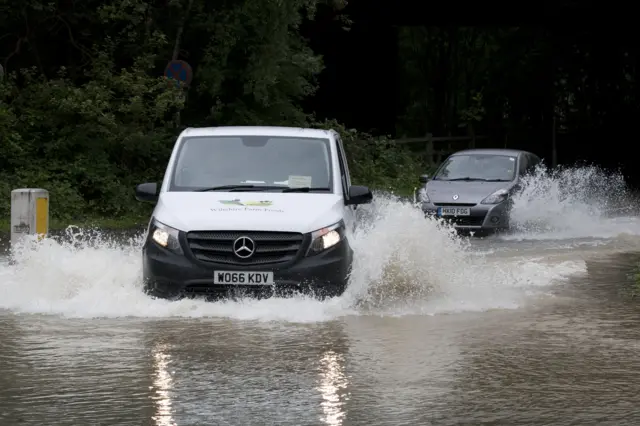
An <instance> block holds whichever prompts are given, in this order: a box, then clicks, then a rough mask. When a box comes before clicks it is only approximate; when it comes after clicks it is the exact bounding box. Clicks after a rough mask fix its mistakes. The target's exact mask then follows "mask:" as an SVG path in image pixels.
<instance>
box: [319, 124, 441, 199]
mask: <svg viewBox="0 0 640 426" xmlns="http://www.w3.org/2000/svg"><path fill="white" fill-rule="evenodd" d="M311 126H312V127H315V128H321V129H333V130H335V131H336V132H338V133H339V134H340V137H341V138H342V141H343V144H344V149H345V151H346V152H347V157H348V162H349V171H350V172H351V180H352V181H353V183H359V184H362V185H368V186H369V187H370V188H371V189H373V190H379V191H387V192H391V193H394V194H396V195H400V196H412V195H413V190H414V188H415V187H416V186H417V185H419V183H418V178H419V176H420V175H421V174H425V173H430V172H433V170H430V169H428V168H427V166H425V161H424V158H423V156H422V155H420V154H416V153H414V152H412V151H410V150H409V149H408V148H407V147H406V146H403V145H397V144H395V143H393V141H391V140H390V139H389V138H388V137H384V136H372V135H370V134H368V133H364V132H359V131H357V130H355V129H347V128H345V127H344V126H343V125H342V124H340V123H338V122H337V121H335V120H326V121H324V122H313V123H312V124H311Z"/></svg>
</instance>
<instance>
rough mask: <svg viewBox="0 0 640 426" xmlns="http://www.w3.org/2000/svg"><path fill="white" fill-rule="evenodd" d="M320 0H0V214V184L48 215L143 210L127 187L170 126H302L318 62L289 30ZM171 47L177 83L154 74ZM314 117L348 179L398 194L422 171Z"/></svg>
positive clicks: (4, 192)
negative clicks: (46, 201) (39, 201)
mask: <svg viewBox="0 0 640 426" xmlns="http://www.w3.org/2000/svg"><path fill="white" fill-rule="evenodd" d="M327 3H328V4H330V5H331V7H334V8H336V9H340V8H342V7H344V2H342V1H330V2H327V1H321V0H281V1H265V0H248V1H245V2H240V3H238V2H236V3H234V2H207V1H204V0H169V1H168V2H151V3H150V2H147V1H144V0H116V1H114V2H108V3H104V2H99V1H98V0H88V1H86V2H82V3H79V4H77V5H74V6H73V7H68V6H69V5H68V4H62V3H61V4H60V6H59V7H56V6H55V5H54V4H52V3H48V2H46V1H43V0H30V1H28V2H25V3H24V4H22V5H21V7H20V8H16V7H14V6H13V3H12V2H9V0H0V11H4V12H5V13H3V14H0V24H4V25H0V26H3V27H4V28H7V29H8V30H7V32H8V34H7V35H6V36H3V38H2V39H0V40H1V41H2V43H4V44H3V46H4V47H6V50H8V51H11V50H14V51H13V53H11V54H10V55H8V56H7V57H5V58H4V62H3V67H4V68H5V71H6V73H7V74H6V76H5V78H4V79H3V81H1V82H0V215H1V216H0V217H5V218H6V217H8V215H9V200H10V191H11V190H12V189H14V188H18V187H42V188H46V189H48V190H49V191H50V194H51V195H50V196H51V202H52V212H51V213H52V218H53V219H54V221H58V222H59V221H62V222H69V221H73V222H76V223H83V222H86V220H87V219H91V218H109V219H114V218H128V219H127V220H126V222H131V220H130V218H133V217H141V218H144V217H145V215H148V213H149V211H150V208H151V206H150V205H148V204H144V203H139V202H136V201H135V200H134V197H133V189H134V187H135V185H136V184H138V183H141V182H146V181H158V180H160V179H161V178H162V176H163V173H164V169H165V167H166V163H167V160H168V158H169V155H170V152H171V149H172V146H173V143H174V141H175V137H176V136H177V135H178V133H179V132H180V130H181V129H183V128H184V127H186V126H202V125H243V124H244V125H246V124H270V125H305V123H309V120H310V117H309V115H308V114H306V113H305V112H304V111H303V110H302V108H301V106H300V102H301V101H302V100H303V99H305V98H306V97H308V96H309V95H311V94H313V93H314V92H315V90H316V89H317V83H316V76H317V75H318V74H319V73H320V71H322V69H323V64H322V59H321V57H320V56H319V55H317V54H315V53H314V52H313V51H312V50H311V49H310V48H309V46H308V44H307V41H306V40H304V39H303V38H302V36H301V35H300V32H299V28H300V25H301V24H302V22H303V20H304V19H313V17H314V14H315V11H316V9H317V7H318V6H319V5H320V4H325V5H326V4H327ZM345 22H346V21H345ZM12 34H18V35H16V36H15V37H14V38H12V37H13V36H12ZM0 36H1V35H0ZM45 38H46V39H47V45H46V46H50V47H49V48H47V47H46V46H45V44H44V43H43V41H42V40H43V39H45ZM175 54H177V55H178V58H180V59H186V60H187V61H188V62H189V63H190V64H191V66H192V68H193V71H194V78H193V82H192V84H191V87H188V88H186V87H180V88H178V87H175V85H170V84H168V82H167V81H166V80H165V79H164V77H162V74H163V70H164V67H165V66H166V64H167V62H168V60H170V59H171V58H172V56H174V55H175ZM318 125H320V126H325V127H326V126H331V127H333V128H335V129H336V130H338V131H339V132H340V133H341V134H342V136H343V138H344V141H345V146H346V149H347V151H348V153H349V157H350V168H351V170H352V174H353V177H354V179H355V180H356V181H358V182H360V183H363V184H368V185H370V186H371V187H373V188H376V189H385V190H397V191H400V192H402V193H405V194H409V193H410V191H411V189H412V186H413V183H414V182H415V181H416V178H417V175H418V174H419V173H420V172H423V171H422V170H420V167H419V161H418V159H417V158H415V156H414V155H413V154H410V153H409V152H408V151H406V150H405V149H400V148H399V147H396V146H393V145H391V144H389V143H388V140H387V139H386V138H384V137H378V138H374V137H372V136H371V135H367V134H361V133H358V132H355V131H352V130H347V129H345V128H344V127H343V126H341V125H339V124H338V123H337V122H335V121H330V122H324V123H320V124H318ZM142 220H144V219H142Z"/></svg>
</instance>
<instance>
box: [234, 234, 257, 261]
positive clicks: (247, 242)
mask: <svg viewBox="0 0 640 426" xmlns="http://www.w3.org/2000/svg"><path fill="white" fill-rule="evenodd" d="M255 251H256V243H254V242H253V240H252V239H251V238H249V237H240V238H238V239H236V240H235V241H234V242H233V252H234V253H235V255H236V256H238V257H239V258H240V259H248V258H250V257H251V256H253V253H254V252H255Z"/></svg>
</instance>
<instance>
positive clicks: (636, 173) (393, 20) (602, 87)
mask: <svg viewBox="0 0 640 426" xmlns="http://www.w3.org/2000/svg"><path fill="white" fill-rule="evenodd" d="M344 13H346V14H348V15H349V16H350V18H351V19H352V20H353V24H352V26H351V30H350V31H349V32H346V33H345V32H343V31H341V30H340V25H338V24H336V23H335V21H332V19H331V17H332V16H333V15H334V12H331V11H329V10H327V9H321V12H320V13H319V18H318V19H317V21H316V22H314V23H313V24H310V25H308V26H306V27H305V29H304V34H305V35H306V36H307V37H309V39H310V41H311V46H312V47H313V48H314V50H316V51H317V52H319V53H321V54H322V55H323V56H324V59H325V65H326V70H325V71H324V72H323V74H322V75H321V78H320V89H319V91H318V92H317V95H316V96H315V97H314V98H312V99H310V100H309V101H308V102H307V103H306V107H307V109H313V110H314V111H316V113H317V114H318V115H319V116H322V117H336V118H337V119H338V120H339V121H341V122H344V123H345V124H346V125H347V126H348V127H355V128H358V129H362V130H366V131H372V132H374V133H382V134H388V135H392V136H397V137H400V136H408V137H417V136H421V134H406V135H399V134H398V131H397V130H398V129H397V125H398V120H397V117H398V116H399V115H400V114H401V113H402V105H401V102H402V101H401V99H399V92H400V90H401V80H402V78H403V75H402V71H401V69H402V67H403V64H402V60H403V58H402V55H401V54H400V53H399V41H398V32H399V29H400V28H401V27H407V26H412V27H420V26H438V27H440V28H448V29H450V30H452V31H455V29H456V28H459V25H454V24H451V25H448V26H447V25H444V26H443V25H442V24H443V22H449V21H455V22H459V21H466V22H468V23H469V24H470V25H473V24H474V23H475V24H476V25H477V21H478V20H483V21H484V20H485V19H486V22H495V21H496V20H501V19H500V18H503V19H502V20H508V19H509V18H510V19H511V20H512V21H519V20H522V18H525V19H524V21H525V22H530V21H535V20H539V22H547V23H546V24H538V25H535V24H528V25H520V26H519V28H521V29H524V31H523V34H522V35H521V36H520V40H519V41H520V42H522V43H523V44H526V43H529V44H531V43H534V44H535V43H536V41H539V42H540V44H543V45H545V52H544V53H543V54H542V56H543V58H542V59H540V60H539V61H538V62H537V63H536V64H535V66H533V67H532V68H530V69H529V70H527V71H529V72H528V73H527V74H525V75H521V76H519V78H518V77H517V78H513V75H512V76H509V75H505V79H507V80H510V82H512V84H510V85H507V87H506V88H504V90H505V91H507V92H509V96H511V97H512V98H519V103H520V105H519V106H520V108H521V119H520V120H519V122H517V123H515V124H514V123H506V122H505V121H504V120H500V119H495V117H494V119H493V120H491V119H489V120H486V121H485V122H483V123H481V124H480V125H479V126H478V128H477V129H476V134H482V135H487V136H489V139H488V142H487V144H488V145H489V146H497V147H502V146H503V145H504V143H505V138H507V139H508V146H509V147H511V148H520V149H525V150H530V151H533V152H535V153H536V154H538V155H539V156H541V157H543V158H544V159H545V161H546V162H547V163H548V164H551V161H552V140H553V137H554V133H555V138H556V146H557V162H558V164H561V165H562V164H564V165H574V164H576V163H578V164H584V163H590V164H596V165H599V166H602V167H604V168H607V169H612V170H619V171H620V172H622V173H623V174H624V175H625V177H626V179H627V181H628V182H629V183H630V184H631V185H632V186H635V187H638V186H639V185H640V169H638V168H637V167H636V162H637V160H636V155H635V152H636V147H635V145H636V144H637V139H638V136H637V135H638V125H637V123H638V120H639V119H640V108H638V94H639V93H638V90H637V86H636V84H635V82H636V79H638V78H640V75H638V74H637V69H638V65H640V63H639V62H638V59H637V58H638V57H639V53H640V50H639V49H640V32H639V31H638V30H637V26H636V25H634V24H633V22H632V21H631V20H630V19H629V18H630V15H629V14H630V13H631V10H630V9H629V7H628V6H624V5H622V4H617V3H607V4H606V5H605V4H604V3H601V4H599V5H596V4H590V3H588V2H583V3H578V2H558V3H551V2H548V3H544V2H538V3H535V5H529V6H527V5H521V4H518V5H515V4H514V5H504V4H491V3H489V4H486V3H482V4H472V3H467V2H464V3H446V4H438V5H433V4H429V5H428V6H427V5H421V4H419V2H408V1H399V2H397V1H394V2H382V1H378V0H375V1H361V0H355V1H351V2H350V3H349V5H348V6H347V7H346V8H345V9H344ZM454 18H455V19H454ZM483 18H484V19H483ZM492 18H493V19H492ZM496 18H498V19H496ZM527 18H528V19H527ZM480 27H481V28H488V29H491V28H499V27H500V26H498V25H493V26H491V25H481V26H480ZM502 27H506V25H502ZM516 42H517V41H516ZM517 56H518V55H517V54H516V53H514V54H513V56H512V58H517ZM623 62H624V64H623ZM625 66H626V67H628V70H627V71H623V68H624V67H625ZM559 67H562V68H564V69H569V70H570V74H571V71H575V72H574V73H573V75H570V76H569V79H571V78H573V79H574V80H573V81H570V82H569V84H570V85H572V86H573V88H574V90H578V91H581V92H582V96H583V98H582V99H578V100H577V101H576V102H580V101H582V102H588V103H589V106H588V109H589V115H588V116H585V115H584V114H583V115H582V116H580V114H579V113H578V114H575V115H574V117H572V118H571V119H569V120H564V125H563V122H562V121H563V120H562V119H560V118H559V117H557V116H556V120H555V125H554V112H553V110H554V108H553V99H552V97H553V94H552V92H553V89H554V81H555V80H557V79H559V78H561V77H560V76H559V75H558V72H557V69H558V68H559ZM629 70H631V71H629ZM512 72H517V70H515V69H514V70H513V71H512ZM625 72H626V73H627V74H629V75H628V76H627V77H626V79H627V80H629V79H630V80H632V81H633V83H632V84H629V85H626V86H623V87H618V86H619V85H620V84H621V81H623V80H625V76H624V75H623V74H625ZM582 76H587V77H582ZM583 78H584V80H590V81H591V82H592V83H591V87H584V83H585V81H584V80H583ZM627 83H629V82H628V81H627ZM581 86H582V87H581ZM545 104H546V105H545ZM509 124H511V125H509ZM434 127H437V126H434V125H433V124H432V125H431V128H434ZM554 129H555V132H554ZM433 134H434V136H445V134H439V133H438V132H437V131H433ZM453 134H456V132H455V131H454V132H453ZM457 134H460V135H464V134H466V133H465V132H464V131H458V132H457Z"/></svg>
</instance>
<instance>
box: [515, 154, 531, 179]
mask: <svg viewBox="0 0 640 426" xmlns="http://www.w3.org/2000/svg"><path fill="white" fill-rule="evenodd" d="M528 168H529V156H528V155H526V154H524V155H522V156H521V157H520V167H518V174H519V175H520V176H524V174H525V173H526V172H527V171H528Z"/></svg>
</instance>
